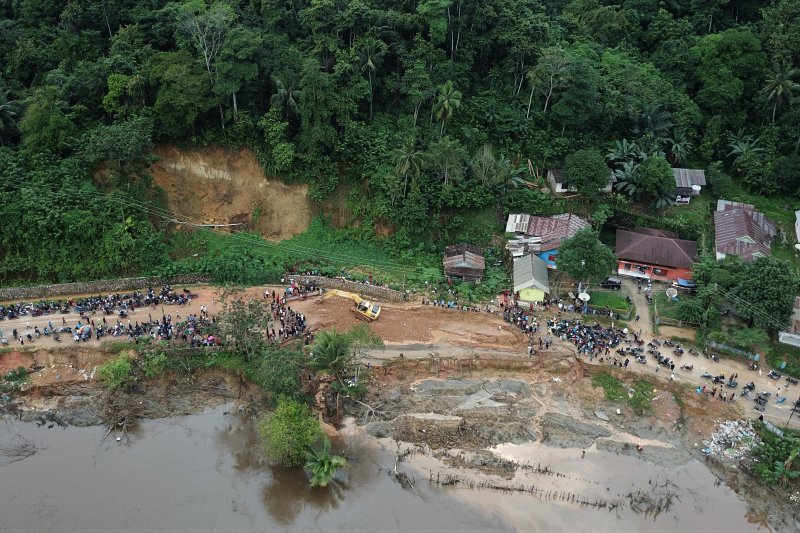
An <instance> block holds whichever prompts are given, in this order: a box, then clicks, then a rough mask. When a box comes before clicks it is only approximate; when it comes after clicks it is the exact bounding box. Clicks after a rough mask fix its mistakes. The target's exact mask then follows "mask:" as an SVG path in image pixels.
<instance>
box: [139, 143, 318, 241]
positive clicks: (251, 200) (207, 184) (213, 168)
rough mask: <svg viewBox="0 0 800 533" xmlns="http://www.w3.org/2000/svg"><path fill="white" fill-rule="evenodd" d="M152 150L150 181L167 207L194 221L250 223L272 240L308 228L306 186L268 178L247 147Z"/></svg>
mask: <svg viewBox="0 0 800 533" xmlns="http://www.w3.org/2000/svg"><path fill="white" fill-rule="evenodd" d="M155 153H156V155H157V156H158V161H157V162H156V163H154V164H153V166H152V167H150V169H149V171H150V173H151V174H152V176H153V180H154V184H155V185H158V186H159V187H161V188H162V189H164V190H165V191H166V193H167V197H168V201H169V207H170V210H172V211H173V212H175V213H178V214H180V215H185V216H187V217H191V219H192V221H193V222H196V223H203V224H232V223H246V224H250V223H254V229H256V230H257V231H258V232H259V233H261V234H262V235H263V236H264V237H265V238H267V239H269V240H273V241H280V240H282V239H287V238H289V237H292V236H294V235H297V234H298V233H302V232H303V231H305V230H306V229H307V228H308V224H309V221H310V219H311V209H310V206H309V201H308V187H307V186H306V185H302V184H292V185H287V184H285V183H283V182H281V181H279V180H274V179H268V178H267V177H266V176H264V172H263V170H262V169H261V165H259V163H258V160H257V159H256V157H255V154H253V152H251V151H250V150H248V149H242V150H237V151H230V150H225V149H223V148H201V149H181V148H176V147H173V146H159V147H158V148H156V150H155ZM255 213H258V216H257V217H256V219H255V221H254V220H253V215H254V214H255Z"/></svg>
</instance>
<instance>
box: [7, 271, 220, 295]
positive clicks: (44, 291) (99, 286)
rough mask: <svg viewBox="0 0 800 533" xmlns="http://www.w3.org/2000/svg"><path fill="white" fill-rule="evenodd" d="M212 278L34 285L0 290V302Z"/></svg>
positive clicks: (129, 288)
mask: <svg viewBox="0 0 800 533" xmlns="http://www.w3.org/2000/svg"><path fill="white" fill-rule="evenodd" d="M209 281H211V276H207V275H204V274H186V275H182V276H172V277H167V278H160V277H139V278H118V279H106V280H97V281H86V282H77V283H58V284H53V285H34V286H28V287H4V288H0V301H18V300H24V299H28V298H53V297H57V296H69V295H72V294H103V293H114V292H120V291H131V290H139V289H146V288H148V287H159V286H162V285H165V284H170V285H175V284H192V283H207V282H209Z"/></svg>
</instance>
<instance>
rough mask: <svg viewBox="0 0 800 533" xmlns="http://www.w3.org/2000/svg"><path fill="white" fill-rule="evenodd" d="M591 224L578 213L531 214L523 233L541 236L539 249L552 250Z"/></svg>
mask: <svg viewBox="0 0 800 533" xmlns="http://www.w3.org/2000/svg"><path fill="white" fill-rule="evenodd" d="M590 226H591V224H589V222H587V221H586V220H584V219H582V218H581V217H579V216H578V215H573V214H572V213H563V214H560V215H554V216H552V217H537V216H533V217H531V219H530V222H529V224H528V229H527V231H526V232H525V233H527V234H528V235H534V236H536V237H541V238H542V244H541V247H540V249H541V250H553V249H555V248H558V247H559V246H561V243H562V242H564V241H565V240H567V239H569V238H570V237H573V236H574V235H575V234H576V233H577V232H578V231H580V230H582V229H583V228H588V227H590Z"/></svg>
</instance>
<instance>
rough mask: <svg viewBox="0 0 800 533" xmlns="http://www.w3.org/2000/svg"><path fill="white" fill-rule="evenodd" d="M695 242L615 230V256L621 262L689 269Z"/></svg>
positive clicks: (692, 260)
mask: <svg viewBox="0 0 800 533" xmlns="http://www.w3.org/2000/svg"><path fill="white" fill-rule="evenodd" d="M696 255H697V242H696V241H688V240H684V239H674V238H669V237H659V236H655V235H646V234H643V233H637V232H634V231H626V230H622V229H618V230H617V256H618V257H619V258H620V259H622V260H628V261H636V262H640V263H646V264H648V265H659V266H666V267H673V268H676V267H677V268H691V267H692V263H693V262H694V258H695V256H696Z"/></svg>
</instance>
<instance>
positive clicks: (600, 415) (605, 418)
mask: <svg viewBox="0 0 800 533" xmlns="http://www.w3.org/2000/svg"><path fill="white" fill-rule="evenodd" d="M594 416H596V417H597V418H599V419H600V420H603V421H604V422H608V421H609V420H611V419H610V418H608V415H606V414H605V413H604V412H602V411H595V412H594Z"/></svg>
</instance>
